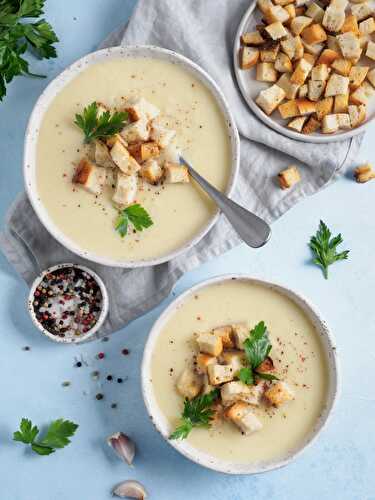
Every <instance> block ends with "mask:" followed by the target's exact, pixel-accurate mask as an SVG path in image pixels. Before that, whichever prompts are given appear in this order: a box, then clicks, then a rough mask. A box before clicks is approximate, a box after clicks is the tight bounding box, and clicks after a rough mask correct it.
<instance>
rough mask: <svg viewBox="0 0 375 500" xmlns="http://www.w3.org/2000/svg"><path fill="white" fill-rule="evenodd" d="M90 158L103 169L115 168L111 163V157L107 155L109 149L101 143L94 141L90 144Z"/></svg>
mask: <svg viewBox="0 0 375 500" xmlns="http://www.w3.org/2000/svg"><path fill="white" fill-rule="evenodd" d="M91 158H92V160H93V161H95V162H96V163H97V164H98V165H100V166H101V167H104V168H115V167H116V165H115V164H114V163H113V161H112V158H111V155H110V154H109V149H108V147H107V145H106V144H105V143H104V142H102V141H99V140H96V141H94V142H93V143H92V146H91Z"/></svg>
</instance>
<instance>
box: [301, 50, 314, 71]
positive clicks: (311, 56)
mask: <svg viewBox="0 0 375 500" xmlns="http://www.w3.org/2000/svg"><path fill="white" fill-rule="evenodd" d="M303 59H305V61H307V62H308V63H309V64H311V68H312V67H313V66H314V65H315V61H316V56H315V55H314V54H309V53H308V52H305V54H304V55H303Z"/></svg>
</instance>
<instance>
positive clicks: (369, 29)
mask: <svg viewBox="0 0 375 500" xmlns="http://www.w3.org/2000/svg"><path fill="white" fill-rule="evenodd" d="M374 31H375V21H374V18H373V17H369V18H368V19H365V20H364V21H362V22H361V23H359V32H360V33H361V35H371V33H373V32H374Z"/></svg>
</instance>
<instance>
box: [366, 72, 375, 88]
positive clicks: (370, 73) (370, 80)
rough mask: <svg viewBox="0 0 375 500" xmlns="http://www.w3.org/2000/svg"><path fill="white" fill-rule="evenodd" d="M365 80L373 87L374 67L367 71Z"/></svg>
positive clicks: (374, 81)
mask: <svg viewBox="0 0 375 500" xmlns="http://www.w3.org/2000/svg"><path fill="white" fill-rule="evenodd" d="M367 80H368V81H369V82H370V83H371V85H372V86H373V87H375V68H373V69H371V70H370V71H369V72H368V73H367Z"/></svg>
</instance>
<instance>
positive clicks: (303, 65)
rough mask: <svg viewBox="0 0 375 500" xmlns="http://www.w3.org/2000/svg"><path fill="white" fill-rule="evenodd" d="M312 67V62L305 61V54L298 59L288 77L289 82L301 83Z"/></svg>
mask: <svg viewBox="0 0 375 500" xmlns="http://www.w3.org/2000/svg"><path fill="white" fill-rule="evenodd" d="M311 68H312V64H311V63H310V62H308V61H307V59H306V54H305V56H304V57H303V58H302V59H301V60H300V61H298V63H297V66H296V68H295V70H294V72H293V73H292V76H291V77H290V81H291V83H294V84H296V85H303V84H304V83H305V80H306V78H307V77H308V75H309V73H310V71H311Z"/></svg>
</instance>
